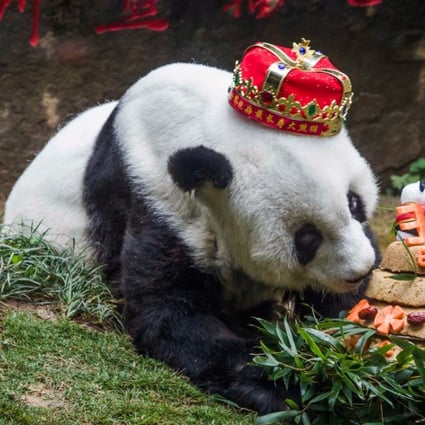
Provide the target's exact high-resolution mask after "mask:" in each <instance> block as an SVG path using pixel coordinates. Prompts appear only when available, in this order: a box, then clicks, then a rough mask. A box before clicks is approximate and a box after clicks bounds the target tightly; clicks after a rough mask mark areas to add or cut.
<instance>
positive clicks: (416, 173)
mask: <svg viewBox="0 0 425 425" xmlns="http://www.w3.org/2000/svg"><path fill="white" fill-rule="evenodd" d="M390 180H391V187H390V188H389V193H388V194H389V195H399V194H400V192H401V190H402V189H403V187H404V186H406V185H408V184H410V183H415V182H417V181H419V180H420V181H425V158H420V159H418V160H417V161H415V162H413V163H412V164H411V165H410V167H409V171H408V172H407V173H405V174H403V175H401V176H396V175H393V176H391V177H390Z"/></svg>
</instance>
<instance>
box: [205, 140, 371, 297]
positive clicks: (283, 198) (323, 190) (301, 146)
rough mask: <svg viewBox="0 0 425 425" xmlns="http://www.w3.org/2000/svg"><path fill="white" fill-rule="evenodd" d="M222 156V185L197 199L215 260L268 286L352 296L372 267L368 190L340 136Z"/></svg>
mask: <svg viewBox="0 0 425 425" xmlns="http://www.w3.org/2000/svg"><path fill="white" fill-rule="evenodd" d="M288 143H289V144H291V143H293V144H298V145H297V146H294V145H290V146H289V147H288ZM257 148H258V145H257ZM230 155H231V158H232V159H233V162H232V160H230V162H231V163H232V167H233V172H234V176H233V180H232V182H231V183H230V185H229V187H228V188H226V189H225V190H224V191H223V192H222V193H221V194H220V191H218V190H217V189H215V190H214V189H212V188H209V189H206V190H205V191H204V192H208V193H207V194H206V195H205V194H204V195H203V199H204V203H205V204H206V206H207V208H208V212H209V214H210V216H211V218H212V222H213V223H214V224H213V228H214V229H215V231H216V233H217V239H218V245H219V246H220V247H221V251H220V252H221V253H222V254H221V258H220V262H221V263H223V264H226V265H227V267H228V268H229V269H240V270H241V271H242V272H244V273H245V274H246V275H247V276H249V277H250V278H251V279H252V280H254V281H258V282H262V283H264V284H266V285H267V286H268V287H271V288H283V289H296V290H301V289H302V288H304V287H306V286H310V287H313V288H315V289H318V290H328V291H330V292H355V291H356V290H357V289H358V285H359V284H360V281H361V279H362V278H364V277H365V275H367V274H368V273H369V272H370V271H371V268H372V267H373V264H374V262H375V251H374V249H373V247H372V244H371V241H370V239H369V238H368V237H367V236H366V234H365V231H364V230H365V229H364V224H365V222H366V220H367V219H368V218H369V217H370V215H371V213H372V211H373V209H374V206H375V200H376V186H375V182H374V178H373V176H372V174H371V172H370V170H369V167H368V166H367V164H366V163H365V162H364V160H363V159H362V158H361V157H360V156H359V155H358V153H357V152H356V151H355V150H354V148H353V147H352V146H351V143H350V142H349V139H348V136H347V135H346V134H345V132H343V133H342V134H341V135H339V136H335V138H334V139H332V140H331V139H329V140H321V139H318V140H311V139H305V140H303V139H302V138H301V139H300V138H299V137H297V136H293V137H289V139H288V141H285V140H284V141H283V145H281V146H279V145H274V146H273V147H272V149H271V150H270V149H269V148H268V146H267V142H266V143H265V144H264V145H263V146H262V149H261V150H259V151H256V147H255V146H254V145H252V146H251V149H248V150H247V149H246V146H245V148H240V150H239V152H232V153H230V154H229V156H230ZM212 192H214V195H212ZM201 199H202V196H201Z"/></svg>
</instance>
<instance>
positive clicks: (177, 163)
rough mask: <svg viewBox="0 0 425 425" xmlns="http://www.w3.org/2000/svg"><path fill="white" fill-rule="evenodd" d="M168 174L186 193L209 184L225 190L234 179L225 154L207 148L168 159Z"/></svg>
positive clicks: (195, 148)
mask: <svg viewBox="0 0 425 425" xmlns="http://www.w3.org/2000/svg"><path fill="white" fill-rule="evenodd" d="M168 172H169V173H170V174H171V177H172V178H173V180H174V182H175V183H176V185H177V186H178V187H179V188H180V189H182V190H184V191H191V190H193V189H199V188H201V187H202V186H204V185H205V183H207V182H211V183H212V184H213V185H214V186H215V187H216V188H217V189H224V188H225V187H226V186H227V185H228V184H229V183H230V182H231V181H232V178H233V169H232V165H231V164H230V161H229V160H228V159H227V158H226V157H225V156H224V155H223V154H221V153H218V152H216V151H214V150H212V149H209V148H206V147H205V146H197V147H194V148H186V149H181V150H178V151H177V152H175V153H174V154H173V155H171V156H170V158H169V159H168Z"/></svg>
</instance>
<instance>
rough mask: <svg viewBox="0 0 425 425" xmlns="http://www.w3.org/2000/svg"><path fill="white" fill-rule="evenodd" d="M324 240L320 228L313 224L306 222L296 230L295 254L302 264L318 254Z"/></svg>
mask: <svg viewBox="0 0 425 425" xmlns="http://www.w3.org/2000/svg"><path fill="white" fill-rule="evenodd" d="M322 241H323V236H322V233H321V232H320V230H319V229H318V228H317V227H316V226H314V225H313V224H310V223H308V224H305V225H304V226H302V227H300V228H299V229H298V230H297V231H296V232H295V237H294V243H295V254H296V256H297V259H298V261H299V263H300V264H302V265H303V266H305V265H306V264H307V263H309V262H310V261H311V260H313V258H314V257H315V255H316V252H317V250H318V248H319V246H320V245H321V243H322Z"/></svg>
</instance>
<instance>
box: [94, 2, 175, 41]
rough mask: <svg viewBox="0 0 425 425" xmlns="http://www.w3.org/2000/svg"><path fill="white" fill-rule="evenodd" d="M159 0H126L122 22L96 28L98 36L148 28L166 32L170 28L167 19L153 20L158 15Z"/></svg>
mask: <svg viewBox="0 0 425 425" xmlns="http://www.w3.org/2000/svg"><path fill="white" fill-rule="evenodd" d="M157 2H158V0H124V2H123V13H124V15H125V18H124V19H123V20H122V21H117V22H113V23H111V24H107V25H100V26H97V27H96V32H97V33H98V34H101V33H104V32H108V31H121V30H125V29H137V28H148V29H150V30H153V31H164V30H166V29H167V28H168V21H167V20H166V19H152V17H153V16H156V15H157V14H158V7H157Z"/></svg>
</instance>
